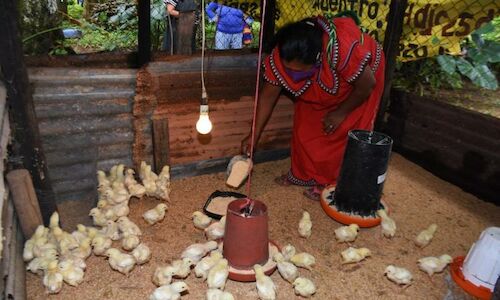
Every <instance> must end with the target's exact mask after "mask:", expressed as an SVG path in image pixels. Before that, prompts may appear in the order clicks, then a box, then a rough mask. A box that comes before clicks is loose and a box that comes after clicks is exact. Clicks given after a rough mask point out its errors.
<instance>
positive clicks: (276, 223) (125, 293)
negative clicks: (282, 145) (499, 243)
mask: <svg viewBox="0 0 500 300" xmlns="http://www.w3.org/2000/svg"><path fill="white" fill-rule="evenodd" d="M288 166H289V161H288V160H283V161H276V162H270V163H264V164H259V165H257V166H256V167H255V173H254V177H253V192H252V194H253V196H254V198H256V199H260V200H263V201H264V202H265V203H267V205H268V207H269V217H270V220H269V226H270V232H269V235H270V238H271V239H273V240H275V241H276V242H277V243H279V244H280V245H284V244H286V243H292V244H293V245H295V246H296V248H297V249H298V250H299V251H307V252H309V253H311V254H313V255H314V256H315V257H316V261H317V265H316V267H315V268H314V270H313V271H312V272H309V271H307V270H303V269H301V270H300V273H301V275H303V276H307V277H309V278H311V279H312V280H313V281H314V282H315V284H316V285H317V288H318V291H317V293H316V295H315V298H316V299H442V298H443V296H444V295H445V294H446V292H447V290H448V289H447V286H446V284H445V281H444V278H445V276H446V274H436V275H434V276H433V277H432V280H431V279H430V278H429V277H428V276H427V275H426V274H424V273H423V272H421V271H419V270H418V268H417V265H416V261H417V259H418V258H420V257H423V256H428V255H441V254H443V253H448V254H450V255H451V256H457V255H465V254H466V253H467V251H468V249H469V247H470V245H471V244H472V243H473V242H474V241H476V239H477V238H478V236H479V234H480V232H481V231H482V230H483V229H485V228H486V227H488V226H493V225H495V226H499V225H500V218H498V216H500V207H495V206H494V205H492V204H489V203H485V202H483V201H481V200H478V199H477V198H476V197H474V196H472V195H470V194H467V193H465V192H463V191H462V190H460V189H459V188H457V187H455V186H453V185H451V184H449V183H447V182H445V181H442V180H440V179H438V178H436V177H435V176H433V175H431V174H430V173H428V172H426V171H425V170H423V169H422V168H420V167H418V166H416V165H415V164H413V163H410V162H408V161H407V160H405V159H404V158H402V157H401V156H400V155H398V154H394V155H393V156H392V159H391V163H390V168H389V172H388V177H387V182H386V184H385V190H384V195H385V196H384V197H385V200H386V201H387V202H388V203H389V205H390V209H391V211H392V216H393V218H394V219H395V220H396V222H397V225H398V231H397V234H396V236H395V238H393V239H392V240H388V239H384V238H381V237H380V228H378V227H377V228H371V229H362V230H361V231H360V234H359V236H358V238H357V239H356V241H355V242H354V246H356V247H368V248H369V249H371V251H372V253H373V257H370V258H368V259H367V260H365V261H363V262H361V263H359V264H357V265H341V264H340V255H339V253H340V252H341V251H342V250H344V249H346V248H347V247H348V246H347V245H346V244H339V243H336V242H335V239H334V234H333V231H334V229H335V228H337V227H339V226H340V224H338V223H336V222H335V221H333V220H332V219H330V218H329V217H328V216H327V215H326V214H325V213H323V211H322V209H321V207H320V205H319V204H318V203H316V202H313V201H311V200H308V199H306V198H304V197H303V196H302V188H299V187H287V188H285V187H279V186H277V185H275V184H273V178H275V177H276V176H278V175H280V174H282V173H284V172H286V171H287V170H288ZM172 189H173V190H172V194H171V198H172V200H171V203H170V205H169V210H168V213H167V217H166V218H165V220H164V221H163V222H162V223H159V224H156V225H154V226H148V225H147V224H146V223H145V222H144V220H143V219H142V218H141V217H140V216H141V215H142V213H143V212H144V211H145V210H146V209H149V208H152V207H153V206H155V205H156V204H157V203H158V200H155V199H144V200H142V201H138V200H132V201H131V219H132V220H133V221H134V222H136V223H137V224H138V225H139V226H140V227H141V228H142V229H143V232H144V235H143V237H142V238H141V240H142V241H143V242H145V243H146V244H147V245H148V246H149V247H150V248H151V249H152V251H153V258H152V260H151V261H150V262H149V263H147V264H146V265H144V266H140V267H136V268H135V269H134V270H133V271H132V272H131V274H130V275H129V276H128V277H126V276H124V275H122V274H120V273H118V272H114V271H112V270H111V269H110V267H109V265H108V263H107V261H106V259H105V258H104V257H95V256H91V257H90V258H89V259H88V260H87V265H88V267H87V271H86V273H85V280H84V282H83V283H82V284H81V285H80V286H78V287H76V288H75V287H71V286H68V285H65V286H64V288H63V290H62V291H61V292H60V293H59V294H58V295H54V296H50V298H51V299H72V300H83V299H127V300H132V299H147V298H148V296H149V294H150V293H151V292H152V291H153V290H154V288H155V286H154V285H153V283H151V279H150V278H151V276H152V274H153V272H154V269H155V268H156V267H157V266H159V265H165V264H167V263H169V262H170V261H171V260H173V259H176V258H178V257H179V256H180V253H181V252H182V250H183V249H184V248H185V247H186V246H188V245H190V244H191V243H194V242H203V241H205V238H204V236H203V232H202V231H198V230H196V229H195V228H194V227H193V226H192V223H191V220H190V215H191V213H192V212H193V211H195V210H201V207H202V205H203V203H204V201H205V199H206V198H207V196H208V195H210V193H212V192H213V191H215V190H217V189H226V188H225V186H224V175H223V174H222V173H220V174H212V175H205V176H199V177H192V178H185V179H180V180H176V181H173V183H172ZM242 192H244V190H242ZM85 206H86V205H85V204H84V203H78V202H67V203H63V204H61V205H60V207H59V209H60V212H61V215H62V221H63V222H64V226H65V227H66V229H67V230H68V229H71V230H73V228H74V226H75V225H76V223H78V222H82V221H86V222H88V218H87V217H86V215H87V212H88V210H89V208H90V207H85ZM87 206H89V205H87ZM303 210H307V211H309V212H310V214H311V216H312V220H313V234H312V236H311V237H310V238H309V239H303V238H300V237H299V236H298V233H297V224H298V221H299V219H300V217H301V214H302V211H303ZM433 222H435V223H437V224H438V225H439V228H438V231H437V233H436V235H435V237H434V240H433V241H432V243H431V244H430V245H429V246H428V247H426V248H424V249H422V250H421V249H417V248H416V247H415V246H414V244H413V242H412V240H413V238H414V237H415V235H416V234H417V233H418V232H419V231H420V230H422V229H423V228H424V227H426V226H428V225H429V224H430V223H433ZM388 264H395V265H397V266H403V267H406V268H408V269H409V270H410V271H411V272H412V273H413V275H414V279H415V282H414V284H413V285H411V286H409V287H408V288H406V289H402V288H400V287H398V286H396V285H395V284H393V283H392V282H390V281H388V280H387V279H386V278H385V277H384V276H383V272H384V269H385V267H386V266H387V265H388ZM272 279H273V280H274V282H275V283H276V284H277V287H278V298H279V299H295V297H296V296H295V295H294V293H293V289H292V287H291V285H290V284H288V283H287V282H285V281H284V280H283V279H281V277H280V275H279V274H278V272H275V273H274V274H273V275H272ZM186 282H187V284H188V286H189V294H187V295H185V296H183V297H182V299H204V293H205V291H206V284H205V283H202V281H201V280H200V279H198V278H196V277H194V276H193V274H192V275H191V276H190V277H188V278H187V279H186ZM27 289H28V298H29V299H44V298H46V297H47V296H46V295H45V292H44V288H43V286H42V282H41V278H40V277H39V276H36V275H34V274H31V273H29V274H28V275H27ZM226 290H228V291H230V292H231V293H233V295H235V297H236V299H257V292H256V288H255V283H238V282H233V281H229V282H228V283H227V285H226Z"/></svg>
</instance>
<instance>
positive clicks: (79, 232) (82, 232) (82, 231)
mask: <svg viewBox="0 0 500 300" xmlns="http://www.w3.org/2000/svg"><path fill="white" fill-rule="evenodd" d="M71 235H72V236H73V237H74V238H75V240H76V241H77V242H78V243H80V242H81V241H82V240H83V239H85V238H87V237H88V235H87V227H86V226H85V225H83V224H78V225H76V230H75V231H73V232H72V233H71Z"/></svg>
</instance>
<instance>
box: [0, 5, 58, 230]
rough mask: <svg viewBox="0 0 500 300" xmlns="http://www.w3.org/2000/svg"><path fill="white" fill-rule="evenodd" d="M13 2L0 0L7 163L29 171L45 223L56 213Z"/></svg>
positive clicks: (0, 58)
mask: <svg viewBox="0 0 500 300" xmlns="http://www.w3.org/2000/svg"><path fill="white" fill-rule="evenodd" d="M17 4H18V3H17V1H13V0H3V1H0V28H2V31H3V34H2V41H1V42H0V69H1V70H2V74H3V77H4V80H5V87H6V88H7V101H8V102H7V103H8V105H9V106H10V110H9V112H10V117H11V124H12V126H11V127H12V133H13V137H14V139H13V142H12V147H11V153H10V156H9V160H10V161H11V162H17V165H18V166H17V168H25V169H27V170H29V171H30V173H31V177H32V179H33V183H34V185H35V189H36V192H37V196H38V202H39V205H40V210H41V212H42V216H43V220H44V221H45V224H47V225H48V224H49V218H50V215H52V213H53V212H54V211H55V210H56V201H55V195H54V191H53V190H52V185H51V182H50V178H49V173H48V171H47V164H46V161H45V155H44V153H43V149H42V143H41V140H40V133H39V130H38V122H37V119H36V116H35V109H34V106H33V95H32V91H31V88H30V83H29V80H28V72H27V71H26V66H25V64H24V60H23V48H22V44H21V34H20V31H19V24H18V16H19V12H18V10H17Z"/></svg>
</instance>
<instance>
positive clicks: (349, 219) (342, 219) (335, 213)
mask: <svg viewBox="0 0 500 300" xmlns="http://www.w3.org/2000/svg"><path fill="white" fill-rule="evenodd" d="M334 190H335V186H328V187H326V188H325V189H323V192H322V193H321V199H320V202H321V207H322V208H323V210H324V211H325V213H326V214H327V215H328V216H329V217H330V218H332V219H334V220H335V221H337V222H339V223H341V224H344V225H350V224H357V225H358V226H359V227H362V228H369V227H375V226H378V225H379V224H380V222H381V219H380V217H375V218H370V217H358V216H353V215H350V214H347V213H344V212H341V211H339V210H338V209H337V208H336V207H335V205H330V204H329V203H330V201H328V199H327V197H328V196H329V195H330V193H331V192H332V191H334ZM381 203H382V205H384V207H385V209H386V210H387V206H386V204H385V203H384V202H383V201H381Z"/></svg>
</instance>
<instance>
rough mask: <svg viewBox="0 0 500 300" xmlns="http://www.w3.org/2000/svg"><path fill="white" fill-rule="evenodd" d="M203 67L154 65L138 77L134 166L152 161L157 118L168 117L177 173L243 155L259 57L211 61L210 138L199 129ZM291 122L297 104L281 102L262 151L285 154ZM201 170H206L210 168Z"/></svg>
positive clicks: (183, 62)
mask: <svg viewBox="0 0 500 300" xmlns="http://www.w3.org/2000/svg"><path fill="white" fill-rule="evenodd" d="M200 63H201V61H200V58H198V57H194V58H186V59H179V60H175V61H166V62H155V63H152V64H150V65H149V66H148V67H147V68H145V69H143V70H141V71H140V72H139V77H138V83H137V84H138V88H137V91H138V92H137V95H136V98H135V99H136V101H135V104H134V116H135V117H136V119H135V120H134V122H135V126H134V129H135V139H136V140H135V142H134V163H135V164H138V163H139V162H140V161H141V160H146V161H149V162H151V163H152V162H153V159H152V157H153V147H152V132H151V118H152V117H153V115H164V116H165V117H166V118H167V119H168V127H169V133H168V136H169V148H170V151H169V156H170V163H171V165H172V170H173V171H175V170H181V169H182V166H184V165H193V164H197V163H201V162H204V161H211V160H215V162H217V163H219V160H220V159H221V158H227V157H230V156H233V155H235V154H238V153H239V147H240V142H241V140H242V139H243V137H244V136H246V135H247V134H248V133H249V131H250V126H251V124H250V122H251V120H252V112H253V95H254V93H255V78H256V65H257V56H256V55H253V54H252V55H238V56H227V55H225V56H224V55H222V56H212V57H209V58H208V59H207V61H206V70H207V73H206V77H205V80H206V88H207V92H208V97H209V106H210V118H211V120H212V123H213V126H214V128H213V131H212V133H211V134H210V135H209V136H201V135H199V134H197V132H196V129H195V124H196V121H197V119H198V117H199V101H200V96H201V77H200V73H199V68H200ZM292 119H293V103H292V102H291V101H290V100H289V99H287V98H283V99H281V100H280V101H279V104H278V105H277V107H276V109H275V111H274V114H273V116H272V118H271V120H270V121H269V123H268V125H267V127H266V130H265V132H264V133H263V136H262V137H261V143H260V145H259V148H258V149H259V150H282V149H287V148H288V147H289V140H290V136H291V126H292ZM280 153H281V152H280ZM280 155H281V154H280ZM267 157H277V156H272V155H271V156H267ZM202 165H203V166H204V167H206V166H205V165H206V164H202ZM176 172H177V171H176ZM181 173H182V172H181V171H179V174H178V175H179V176H182V174H181ZM176 174H177V173H176Z"/></svg>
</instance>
